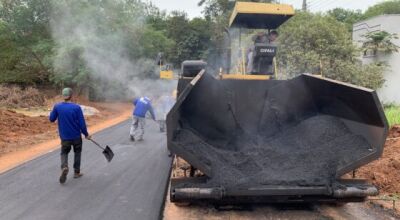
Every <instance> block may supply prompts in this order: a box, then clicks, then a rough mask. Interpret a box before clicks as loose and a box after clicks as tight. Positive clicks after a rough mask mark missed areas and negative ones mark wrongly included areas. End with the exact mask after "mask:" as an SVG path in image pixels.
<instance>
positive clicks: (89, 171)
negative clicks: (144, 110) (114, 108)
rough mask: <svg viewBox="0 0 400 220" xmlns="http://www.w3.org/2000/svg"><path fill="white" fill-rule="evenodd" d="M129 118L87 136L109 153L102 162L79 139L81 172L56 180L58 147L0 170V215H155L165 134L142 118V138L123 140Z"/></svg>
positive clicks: (161, 190) (166, 161)
mask: <svg viewBox="0 0 400 220" xmlns="http://www.w3.org/2000/svg"><path fill="white" fill-rule="evenodd" d="M129 126H130V122H128V121H127V122H123V123H121V124H118V125H116V126H113V127H111V128H108V129H105V130H103V131H101V132H99V133H97V134H96V135H94V136H93V138H94V139H95V140H96V141H98V142H100V143H102V144H107V145H109V146H110V147H111V148H112V150H113V151H114V153H115V156H114V159H113V161H112V162H111V163H107V161H106V159H105V158H104V156H103V155H102V153H101V150H99V149H98V148H96V147H95V145H93V144H91V143H89V142H88V141H84V145H83V152H82V167H81V169H82V173H84V176H83V177H82V178H80V179H73V178H72V175H73V172H71V170H73V169H72V163H73V154H71V153H72V151H71V153H70V156H69V164H70V173H69V175H68V179H67V182H66V183H65V184H64V185H61V184H59V182H58V178H59V176H60V168H59V167H60V161H59V160H60V158H59V157H60V156H59V152H60V151H59V149H58V150H55V151H54V152H52V153H49V154H46V155H44V156H42V157H39V158H37V159H35V160H33V161H30V162H28V163H25V164H23V165H21V166H19V167H17V168H15V169H13V170H10V171H8V172H6V173H4V174H1V175H0V219H1V220H3V219H5V220H13V219H18V220H20V219H32V220H33V219H34V220H47V219H48V220H54V219H68V220H70V219H72V220H75V219H78V220H80V219H82V220H91V219H96V220H101V219H107V220H109V219H140V220H142V219H145V220H146V219H158V218H159V216H160V211H161V209H162V206H163V201H164V195H165V190H166V187H167V182H168V177H169V171H170V165H171V159H170V158H169V157H168V153H167V149H166V135H165V133H160V132H159V131H158V127H157V125H156V124H155V123H153V122H152V121H148V122H147V130H146V133H145V140H144V141H143V142H134V143H132V142H130V141H129V138H128V137H129V135H128V133H129Z"/></svg>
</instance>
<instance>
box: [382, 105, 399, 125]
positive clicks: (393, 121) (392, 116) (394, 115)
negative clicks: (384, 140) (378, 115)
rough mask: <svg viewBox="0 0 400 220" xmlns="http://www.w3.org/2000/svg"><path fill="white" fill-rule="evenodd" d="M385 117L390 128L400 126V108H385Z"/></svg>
mask: <svg viewBox="0 0 400 220" xmlns="http://www.w3.org/2000/svg"><path fill="white" fill-rule="evenodd" d="M385 115H386V118H387V120H388V122H389V126H390V127H393V126H394V125H400V106H396V105H388V106H385Z"/></svg>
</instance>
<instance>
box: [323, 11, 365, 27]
mask: <svg viewBox="0 0 400 220" xmlns="http://www.w3.org/2000/svg"><path fill="white" fill-rule="evenodd" d="M327 14H328V15H329V16H332V17H333V18H335V19H336V20H337V21H339V22H342V23H344V24H346V27H347V29H348V30H349V31H352V30H353V24H354V23H356V22H359V21H361V20H363V18H364V16H363V13H362V12H361V10H356V11H353V10H349V9H344V8H335V9H332V10H329V11H328V12H327Z"/></svg>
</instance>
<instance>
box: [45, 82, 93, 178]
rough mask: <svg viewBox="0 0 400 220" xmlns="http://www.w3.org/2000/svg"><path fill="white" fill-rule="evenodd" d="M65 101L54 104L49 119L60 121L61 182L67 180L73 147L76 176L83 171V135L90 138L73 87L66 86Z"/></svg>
mask: <svg viewBox="0 0 400 220" xmlns="http://www.w3.org/2000/svg"><path fill="white" fill-rule="evenodd" d="M62 95H63V98H64V102H61V103H58V104H56V105H55V106H54V108H53V111H51V113H50V117H49V120H50V121H51V122H55V121H56V120H57V122H58V133H59V135H60V139H61V176H60V183H61V184H63V183H65V181H66V180H67V174H68V154H69V152H70V151H71V147H73V149H74V171H75V172H74V178H79V177H81V176H82V175H83V174H82V173H81V170H80V168H81V152H82V136H81V134H83V135H85V137H86V139H90V135H89V133H88V131H87V128H86V122H85V118H84V117H83V112H82V109H81V107H80V106H79V105H77V104H75V103H72V89H70V88H65V89H63V91H62Z"/></svg>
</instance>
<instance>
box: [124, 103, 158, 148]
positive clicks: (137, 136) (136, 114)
mask: <svg viewBox="0 0 400 220" xmlns="http://www.w3.org/2000/svg"><path fill="white" fill-rule="evenodd" d="M133 105H134V106H135V109H134V111H133V118H132V125H131V130H130V137H131V141H135V140H137V141H143V135H144V126H145V125H146V113H147V112H150V114H151V117H152V119H153V120H154V121H155V119H156V117H155V115H154V110H153V107H152V106H151V101H150V99H149V98H147V97H140V98H135V99H134V100H133Z"/></svg>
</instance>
